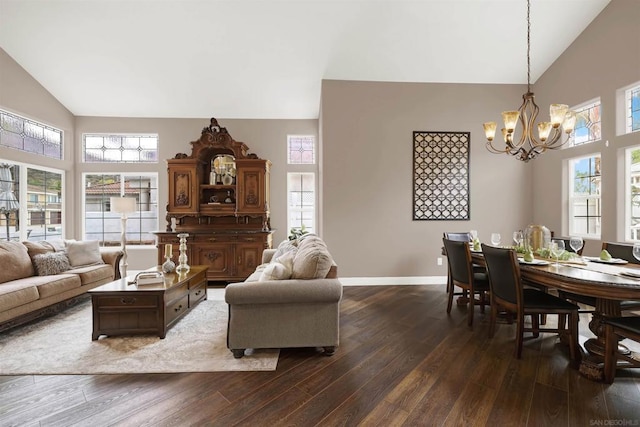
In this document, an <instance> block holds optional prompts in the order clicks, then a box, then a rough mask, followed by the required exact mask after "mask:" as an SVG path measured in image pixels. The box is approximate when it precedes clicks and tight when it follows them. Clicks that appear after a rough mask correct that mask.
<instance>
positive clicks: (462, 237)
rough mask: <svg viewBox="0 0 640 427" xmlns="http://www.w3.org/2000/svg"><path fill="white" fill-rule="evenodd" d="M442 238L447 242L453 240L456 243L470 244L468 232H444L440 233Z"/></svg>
mask: <svg viewBox="0 0 640 427" xmlns="http://www.w3.org/2000/svg"><path fill="white" fill-rule="evenodd" d="M442 237H444V238H445V239H447V240H453V241H456V242H470V241H471V233H469V232H468V231H465V232H449V231H445V232H444V233H442Z"/></svg>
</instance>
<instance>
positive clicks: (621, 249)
mask: <svg viewBox="0 0 640 427" xmlns="http://www.w3.org/2000/svg"><path fill="white" fill-rule="evenodd" d="M605 249H606V250H607V252H609V253H610V254H611V256H612V257H613V258H620V259H623V260H625V261H628V262H630V263H632V264H640V261H639V260H637V259H636V257H634V256H633V245H630V244H628V243H614V242H602V250H605Z"/></svg>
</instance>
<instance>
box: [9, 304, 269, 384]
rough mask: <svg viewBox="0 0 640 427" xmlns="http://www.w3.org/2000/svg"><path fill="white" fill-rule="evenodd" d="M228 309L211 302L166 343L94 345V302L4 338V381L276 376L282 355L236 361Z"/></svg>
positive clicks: (265, 353)
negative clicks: (262, 373) (133, 375)
mask: <svg viewBox="0 0 640 427" xmlns="http://www.w3.org/2000/svg"><path fill="white" fill-rule="evenodd" d="M227 316H228V311H227V304H226V303H224V302H223V301H219V300H216V299H215V298H214V299H209V300H206V301H203V302H201V303H200V304H199V305H198V306H196V307H195V308H194V309H193V310H192V311H191V312H189V313H188V314H187V315H186V316H184V317H183V318H182V319H180V320H179V321H178V323H177V324H175V325H174V326H173V327H172V328H171V329H169V331H168V332H167V336H166V337H165V338H164V339H160V338H158V337H153V336H128V337H104V336H103V337H100V339H99V340H97V341H92V340H91V332H92V317H91V301H90V300H88V301H85V302H83V303H81V304H78V305H77V306H74V307H71V308H69V309H67V310H65V311H64V312H62V313H59V314H57V315H56V316H54V317H51V318H48V319H45V320H42V321H40V322H36V323H34V324H31V325H27V326H23V327H20V328H17V329H15V330H10V331H8V332H5V333H3V334H0V375H31V374H43V375H46V374H123V373H178V372H219V371H273V370H275V369H276V365H277V363H278V356H279V350H255V351H254V352H253V353H250V351H249V350H247V354H246V355H245V356H244V357H243V358H242V359H234V357H233V355H232V354H231V351H229V349H227V346H226V339H227V336H226V334H227Z"/></svg>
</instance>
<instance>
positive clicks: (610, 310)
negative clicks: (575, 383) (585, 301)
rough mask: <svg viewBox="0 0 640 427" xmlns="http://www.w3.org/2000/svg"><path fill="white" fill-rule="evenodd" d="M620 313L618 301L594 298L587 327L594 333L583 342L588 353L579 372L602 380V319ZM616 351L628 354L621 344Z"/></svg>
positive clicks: (603, 328)
mask: <svg viewBox="0 0 640 427" xmlns="http://www.w3.org/2000/svg"><path fill="white" fill-rule="evenodd" d="M620 315H621V311H620V301H616V300H607V299H604V298H597V299H596V310H595V311H594V312H593V315H592V318H591V321H590V322H589V329H590V330H591V332H593V334H594V335H595V337H594V338H589V339H588V340H587V341H586V342H585V343H584V348H585V349H586V350H587V352H588V353H589V354H588V355H587V356H586V357H583V358H582V362H581V364H580V374H582V376H584V377H586V378H589V379H591V380H594V381H602V379H603V374H604V354H605V335H604V330H605V327H604V323H603V319H604V318H606V317H618V316H620ZM618 351H619V352H620V353H622V354H629V353H630V351H629V349H628V348H626V347H625V346H623V345H618Z"/></svg>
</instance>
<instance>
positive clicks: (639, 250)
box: [631, 243, 640, 261]
mask: <svg viewBox="0 0 640 427" xmlns="http://www.w3.org/2000/svg"><path fill="white" fill-rule="evenodd" d="M631 253H633V257H634V258H635V259H637V260H638V261H640V243H634V244H633V249H632V250H631Z"/></svg>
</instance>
